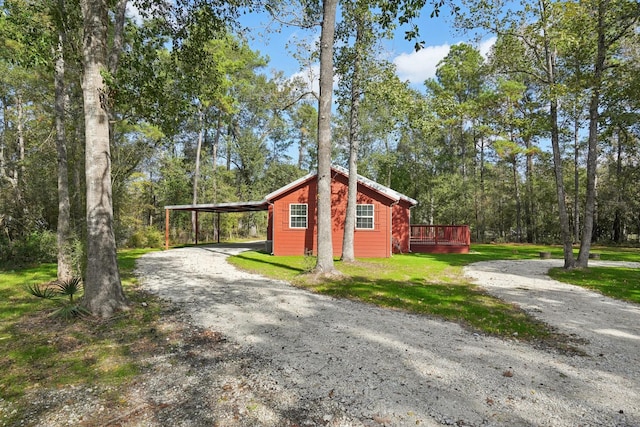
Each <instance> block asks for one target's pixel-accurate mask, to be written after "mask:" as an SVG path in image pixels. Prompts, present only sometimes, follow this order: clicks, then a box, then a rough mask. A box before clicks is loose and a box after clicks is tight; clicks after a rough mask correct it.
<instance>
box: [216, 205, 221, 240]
mask: <svg viewBox="0 0 640 427" xmlns="http://www.w3.org/2000/svg"><path fill="white" fill-rule="evenodd" d="M216 230H217V231H218V243H220V212H218V223H217V224H216Z"/></svg>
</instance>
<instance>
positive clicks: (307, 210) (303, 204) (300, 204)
mask: <svg viewBox="0 0 640 427" xmlns="http://www.w3.org/2000/svg"><path fill="white" fill-rule="evenodd" d="M293 206H304V207H305V215H304V223H305V224H306V225H305V226H304V227H295V226H293V225H292V222H291V220H292V219H293V218H302V217H303V215H292V212H291V211H292V210H293ZM308 227H309V205H308V204H307V203H289V228H293V229H297V230H305V229H307V228H308Z"/></svg>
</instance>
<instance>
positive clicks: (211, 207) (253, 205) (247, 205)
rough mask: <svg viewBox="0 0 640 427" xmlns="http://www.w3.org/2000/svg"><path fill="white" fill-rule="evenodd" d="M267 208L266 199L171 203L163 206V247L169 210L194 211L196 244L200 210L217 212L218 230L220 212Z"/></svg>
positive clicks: (167, 240) (166, 240) (166, 242)
mask: <svg viewBox="0 0 640 427" xmlns="http://www.w3.org/2000/svg"><path fill="white" fill-rule="evenodd" d="M267 210H269V203H268V202H267V201H266V200H262V201H259V202H231V203H213V204H200V205H171V206H165V207H164V212H165V221H164V247H165V249H169V224H170V223H169V221H170V214H169V212H170V211H189V212H195V215H196V230H195V242H194V243H195V244H196V245H197V244H198V232H199V229H198V228H199V226H198V214H199V213H200V212H212V213H215V214H217V227H218V230H220V214H221V213H241V212H258V211H267ZM218 243H220V232H218Z"/></svg>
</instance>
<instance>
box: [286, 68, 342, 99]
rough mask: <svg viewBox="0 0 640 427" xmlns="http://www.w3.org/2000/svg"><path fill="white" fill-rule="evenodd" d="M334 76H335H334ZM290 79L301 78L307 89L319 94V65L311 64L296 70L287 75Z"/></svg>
mask: <svg viewBox="0 0 640 427" xmlns="http://www.w3.org/2000/svg"><path fill="white" fill-rule="evenodd" d="M334 77H335V76H334ZM289 79H290V80H293V79H301V80H303V81H304V82H305V84H306V85H307V90H309V91H311V92H313V93H315V94H319V93H320V80H319V79H320V65H319V64H313V65H310V66H309V67H307V68H306V69H305V70H303V71H298V72H297V73H295V74H293V75H292V76H291V77H289Z"/></svg>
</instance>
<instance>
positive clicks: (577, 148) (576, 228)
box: [573, 117, 580, 243]
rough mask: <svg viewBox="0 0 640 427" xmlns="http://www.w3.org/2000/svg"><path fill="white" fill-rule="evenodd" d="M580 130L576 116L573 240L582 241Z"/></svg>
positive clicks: (574, 128) (574, 132) (574, 127)
mask: <svg viewBox="0 0 640 427" xmlns="http://www.w3.org/2000/svg"><path fill="white" fill-rule="evenodd" d="M579 131H580V124H579V121H578V117H576V118H575V122H574V124H573V191H574V195H573V241H574V242H576V243H577V242H579V241H580V169H579V166H580V165H579V164H578V162H579V155H580V144H579V141H578V138H579V136H578V133H579Z"/></svg>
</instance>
